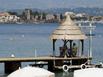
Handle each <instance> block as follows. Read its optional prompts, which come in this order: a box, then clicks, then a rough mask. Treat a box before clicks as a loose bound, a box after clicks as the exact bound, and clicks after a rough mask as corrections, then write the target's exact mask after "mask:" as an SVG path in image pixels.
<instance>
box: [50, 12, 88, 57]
mask: <svg viewBox="0 0 103 77" xmlns="http://www.w3.org/2000/svg"><path fill="white" fill-rule="evenodd" d="M65 16H66V19H65V21H64V22H62V23H61V24H60V26H59V27H58V28H57V29H56V30H55V31H54V32H53V33H52V35H51V36H50V38H51V40H52V41H53V56H55V42H56V40H62V41H63V43H64V46H66V44H67V42H69V43H70V49H72V43H73V40H79V41H80V42H81V55H83V51H84V39H86V38H87V36H86V35H85V34H84V33H83V32H82V31H81V29H80V27H79V26H77V25H76V24H75V23H74V22H73V21H72V20H71V18H70V15H69V13H68V12H66V13H65Z"/></svg>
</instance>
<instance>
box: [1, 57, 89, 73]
mask: <svg viewBox="0 0 103 77" xmlns="http://www.w3.org/2000/svg"><path fill="white" fill-rule="evenodd" d="M88 59H91V58H88V57H70V58H64V57H50V56H45V57H21V58H18V57H5V58H0V63H4V69H5V73H11V72H13V71H15V70H17V69H19V68H20V67H22V66H21V63H22V62H39V61H43V62H46V63H47V66H48V70H50V71H54V70H56V69H58V68H59V67H62V66H63V65H64V64H65V62H67V63H66V64H67V65H68V66H69V65H70V63H69V62H71V64H72V65H75V66H77V65H80V64H83V63H84V62H87V60H88ZM34 65H35V64H34ZM36 65H40V64H36ZM41 65H44V64H41ZM61 69H62V68H61Z"/></svg>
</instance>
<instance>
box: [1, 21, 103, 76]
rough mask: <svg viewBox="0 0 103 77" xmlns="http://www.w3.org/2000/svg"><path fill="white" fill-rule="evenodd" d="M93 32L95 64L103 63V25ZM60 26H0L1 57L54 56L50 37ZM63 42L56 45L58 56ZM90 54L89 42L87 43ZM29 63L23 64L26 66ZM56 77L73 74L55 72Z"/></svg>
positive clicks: (86, 47)
mask: <svg viewBox="0 0 103 77" xmlns="http://www.w3.org/2000/svg"><path fill="white" fill-rule="evenodd" d="M95 25H96V28H95V29H94V30H93V33H94V34H95V36H93V61H92V62H93V63H99V62H103V24H95ZM58 26H59V24H57V23H46V24H0V57H10V56H11V54H14V55H15V57H32V56H35V50H36V55H37V56H45V55H52V40H50V35H51V34H52V32H53V31H54V30H55V29H56V28H57V27H58ZM61 44H62V41H57V43H56V54H57V55H58V54H59V49H58V47H59V46H61ZM85 51H86V52H88V40H86V41H85ZM27 64H28V63H23V66H26V65H27ZM3 66H4V64H3V63H1V64H0V77H5V74H4V68H3ZM55 73H56V77H72V73H71V72H70V73H64V72H55Z"/></svg>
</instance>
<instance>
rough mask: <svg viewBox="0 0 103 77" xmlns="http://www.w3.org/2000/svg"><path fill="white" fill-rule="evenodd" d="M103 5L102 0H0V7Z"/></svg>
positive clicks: (44, 7) (45, 7)
mask: <svg viewBox="0 0 103 77" xmlns="http://www.w3.org/2000/svg"><path fill="white" fill-rule="evenodd" d="M75 7H100V8H102V7H103V0H0V9H24V8H39V9H48V8H75Z"/></svg>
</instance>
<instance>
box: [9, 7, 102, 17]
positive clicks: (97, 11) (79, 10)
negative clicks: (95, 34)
mask: <svg viewBox="0 0 103 77" xmlns="http://www.w3.org/2000/svg"><path fill="white" fill-rule="evenodd" d="M31 9H32V11H39V12H47V13H64V12H66V11H71V12H75V13H87V14H89V15H101V16H103V8H88V7H87V8H83V7H79V8H50V9H45V10H41V9H37V8H31ZM23 10H24V9H12V10H7V11H12V12H17V13H18V14H21V13H22V12H23Z"/></svg>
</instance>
